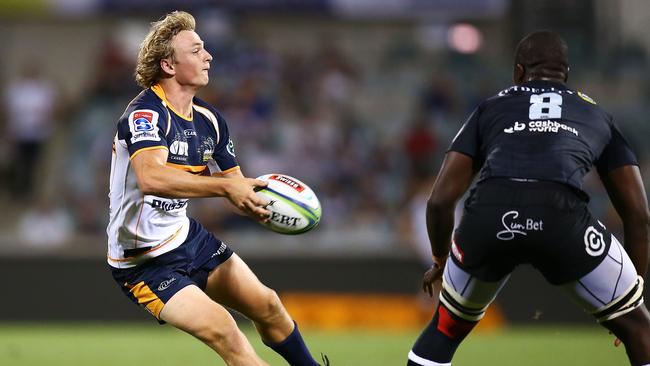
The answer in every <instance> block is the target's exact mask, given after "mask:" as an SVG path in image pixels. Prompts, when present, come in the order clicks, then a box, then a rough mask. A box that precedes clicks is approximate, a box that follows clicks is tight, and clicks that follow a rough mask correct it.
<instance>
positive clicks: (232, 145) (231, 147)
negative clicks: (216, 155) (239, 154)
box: [226, 139, 235, 156]
mask: <svg viewBox="0 0 650 366" xmlns="http://www.w3.org/2000/svg"><path fill="white" fill-rule="evenodd" d="M226 150H228V154H230V155H232V156H235V143H234V142H232V140H231V139H228V146H227V147H226Z"/></svg>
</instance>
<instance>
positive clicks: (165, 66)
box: [160, 58, 176, 75]
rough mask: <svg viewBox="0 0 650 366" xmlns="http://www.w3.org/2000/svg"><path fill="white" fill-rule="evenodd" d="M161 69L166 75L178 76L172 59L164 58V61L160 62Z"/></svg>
mask: <svg viewBox="0 0 650 366" xmlns="http://www.w3.org/2000/svg"><path fill="white" fill-rule="evenodd" d="M160 68H161V69H162V71H164V72H165V73H166V74H169V75H174V74H176V70H175V69H174V61H172V59H171V58H163V59H161V60H160Z"/></svg>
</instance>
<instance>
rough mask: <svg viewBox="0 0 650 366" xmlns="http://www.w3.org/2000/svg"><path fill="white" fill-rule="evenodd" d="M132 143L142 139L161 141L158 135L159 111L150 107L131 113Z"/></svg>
mask: <svg viewBox="0 0 650 366" xmlns="http://www.w3.org/2000/svg"><path fill="white" fill-rule="evenodd" d="M129 129H130V130H131V143H132V144H135V143H137V142H140V141H147V140H148V141H160V136H159V135H158V112H156V111H153V110H150V109H140V110H137V111H133V112H132V113H131V114H130V115H129Z"/></svg>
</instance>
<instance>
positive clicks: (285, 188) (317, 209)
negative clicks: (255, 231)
mask: <svg viewBox="0 0 650 366" xmlns="http://www.w3.org/2000/svg"><path fill="white" fill-rule="evenodd" d="M257 179H261V180H263V181H266V182H268V185H267V186H266V187H264V188H260V189H258V190H257V195H258V196H260V197H262V198H265V199H267V200H269V201H270V203H269V205H268V206H267V207H266V209H267V210H269V211H271V216H270V217H269V221H268V222H261V221H260V223H261V224H262V225H263V226H265V227H266V228H268V229H270V230H273V231H275V232H278V233H281V234H288V235H296V234H302V233H305V232H307V231H309V230H311V229H313V228H315V227H316V226H317V225H318V223H319V222H320V218H321V206H320V202H319V201H318V197H316V194H314V191H312V190H311V188H309V187H308V186H307V185H306V184H305V183H303V182H301V181H299V180H298V179H296V178H294V177H291V176H289V175H286V174H265V175H262V176H259V177H257Z"/></svg>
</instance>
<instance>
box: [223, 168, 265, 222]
mask: <svg viewBox="0 0 650 366" xmlns="http://www.w3.org/2000/svg"><path fill="white" fill-rule="evenodd" d="M267 184H268V183H267V182H265V181H263V180H261V179H254V178H243V177H241V178H240V177H236V178H228V186H227V188H226V198H228V200H230V202H231V203H232V204H233V205H234V206H235V207H236V208H237V209H239V210H241V211H242V212H244V213H245V214H247V215H248V216H251V217H252V218H254V219H256V220H261V221H267V220H268V219H269V215H270V214H271V211H269V210H267V209H266V206H267V205H268V204H269V202H268V200H266V199H264V198H262V197H260V196H258V195H257V194H255V189H256V188H263V187H266V185H267Z"/></svg>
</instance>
